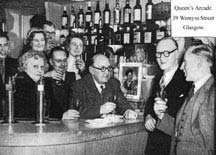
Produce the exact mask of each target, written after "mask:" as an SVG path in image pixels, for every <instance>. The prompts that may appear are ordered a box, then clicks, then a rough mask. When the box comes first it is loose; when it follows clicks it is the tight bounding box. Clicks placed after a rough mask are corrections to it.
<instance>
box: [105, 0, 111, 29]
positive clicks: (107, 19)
mask: <svg viewBox="0 0 216 155" xmlns="http://www.w3.org/2000/svg"><path fill="white" fill-rule="evenodd" d="M110 16H111V15H110V9H109V3H108V0H106V4H105V9H104V11H103V17H104V18H103V20H104V24H106V25H109V24H110Z"/></svg>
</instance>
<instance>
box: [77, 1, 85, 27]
mask: <svg viewBox="0 0 216 155" xmlns="http://www.w3.org/2000/svg"><path fill="white" fill-rule="evenodd" d="M77 27H78V28H84V13H83V8H82V5H80V6H79V12H78V26H77Z"/></svg>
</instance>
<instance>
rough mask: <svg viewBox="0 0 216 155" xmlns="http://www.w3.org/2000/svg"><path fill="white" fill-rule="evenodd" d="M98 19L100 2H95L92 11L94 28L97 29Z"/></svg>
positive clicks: (99, 16)
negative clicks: (94, 7) (94, 8)
mask: <svg viewBox="0 0 216 155" xmlns="http://www.w3.org/2000/svg"><path fill="white" fill-rule="evenodd" d="M100 18H101V11H100V1H97V4H96V10H95V11H94V26H95V27H99V21H100Z"/></svg>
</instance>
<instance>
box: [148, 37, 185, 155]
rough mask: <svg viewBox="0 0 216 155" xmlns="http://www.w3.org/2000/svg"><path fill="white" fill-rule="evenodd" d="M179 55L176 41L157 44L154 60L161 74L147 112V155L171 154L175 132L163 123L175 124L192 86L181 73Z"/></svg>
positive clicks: (154, 87)
mask: <svg viewBox="0 0 216 155" xmlns="http://www.w3.org/2000/svg"><path fill="white" fill-rule="evenodd" d="M179 54H180V52H179V49H178V44H177V42H176V41H175V40H174V39H173V38H164V39H162V40H160V41H159V42H158V44H157V47H156V53H155V57H156V60H157V62H158V65H159V67H160V69H161V73H159V74H158V75H156V77H155V83H154V85H153V90H152V94H151V96H150V98H149V100H148V102H147V104H146V107H145V111H144V118H145V127H146V129H147V130H148V131H149V136H148V140H147V145H146V149H145V153H146V155H159V154H160V155H167V154H169V151H170V146H171V135H169V134H171V133H172V131H173V130H174V129H170V128H169V126H170V124H163V123H162V119H163V118H167V117H164V116H166V115H169V116H170V117H169V118H172V119H171V121H170V123H171V124H174V118H175V117H176V114H177V112H178V110H179V109H180V107H181V105H182V104H183V102H184V99H185V97H186V96H187V92H188V90H189V84H188V83H187V82H186V81H185V77H184V74H183V72H182V71H181V70H180V64H179V62H180V59H181V58H180V56H179ZM164 109H166V110H164ZM167 129H170V130H171V131H168V130H167Z"/></svg>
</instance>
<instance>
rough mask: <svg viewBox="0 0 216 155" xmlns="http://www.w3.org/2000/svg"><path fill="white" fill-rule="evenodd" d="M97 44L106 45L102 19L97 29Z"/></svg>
mask: <svg viewBox="0 0 216 155" xmlns="http://www.w3.org/2000/svg"><path fill="white" fill-rule="evenodd" d="M96 39H97V44H99V45H101V44H104V34H103V26H102V18H100V20H99V27H98V29H97V37H96Z"/></svg>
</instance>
